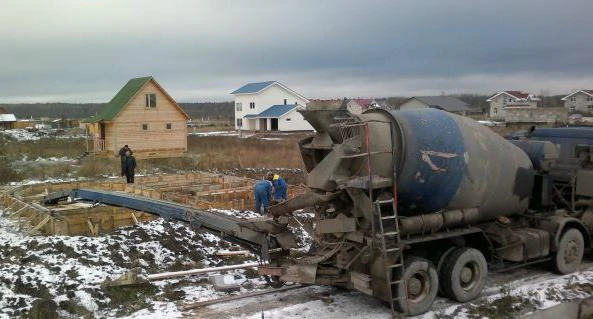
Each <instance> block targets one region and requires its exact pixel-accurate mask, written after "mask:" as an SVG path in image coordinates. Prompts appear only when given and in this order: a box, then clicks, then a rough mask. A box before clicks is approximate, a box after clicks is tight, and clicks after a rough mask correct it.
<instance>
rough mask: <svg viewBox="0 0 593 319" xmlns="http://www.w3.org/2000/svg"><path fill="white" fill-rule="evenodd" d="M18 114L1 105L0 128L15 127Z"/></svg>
mask: <svg viewBox="0 0 593 319" xmlns="http://www.w3.org/2000/svg"><path fill="white" fill-rule="evenodd" d="M15 123H16V116H14V114H12V113H8V111H6V109H4V108H3V107H0V130H10V129H13V128H15V126H14V125H15Z"/></svg>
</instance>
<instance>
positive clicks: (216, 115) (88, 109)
mask: <svg viewBox="0 0 593 319" xmlns="http://www.w3.org/2000/svg"><path fill="white" fill-rule="evenodd" d="M452 96H454V97H457V98H458V99H460V100H462V101H464V102H466V103H467V104H469V106H470V107H472V108H475V109H476V110H480V111H482V112H484V113H486V112H488V110H489V108H490V105H489V104H488V102H486V100H487V99H488V98H489V97H490V96H489V95H479V94H458V95H452ZM562 97H563V96H562V95H553V96H540V98H541V99H542V100H541V102H540V105H539V106H541V107H563V106H564V102H563V101H562V100H561V98H562ZM407 99H409V97H404V96H392V97H386V98H377V99H375V100H376V101H377V102H379V104H381V105H383V106H386V107H388V108H393V109H396V108H398V107H399V106H400V105H401V104H402V103H404V102H405V101H406V100H407ZM178 104H179V106H181V108H183V110H184V111H185V112H186V113H187V114H188V115H189V117H190V118H191V119H194V120H201V119H209V120H230V121H232V120H233V118H234V115H235V114H234V102H232V101H228V102H195V103H178ZM103 105H105V103H21V104H0V106H2V107H4V108H5V109H6V110H7V111H8V112H10V113H14V114H15V116H16V117H17V118H19V119H26V118H31V117H32V118H41V117H49V118H62V119H84V118H88V117H90V116H92V115H96V114H98V112H99V110H100V109H101V107H102V106H103Z"/></svg>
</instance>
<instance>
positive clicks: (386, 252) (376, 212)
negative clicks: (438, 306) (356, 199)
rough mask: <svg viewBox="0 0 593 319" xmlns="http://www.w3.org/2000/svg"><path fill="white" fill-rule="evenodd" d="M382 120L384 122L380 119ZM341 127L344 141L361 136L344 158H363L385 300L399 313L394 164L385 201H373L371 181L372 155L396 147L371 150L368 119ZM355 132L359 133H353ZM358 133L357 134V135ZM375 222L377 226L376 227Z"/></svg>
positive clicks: (401, 264) (401, 261) (400, 266)
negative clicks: (357, 149) (356, 150)
mask: <svg viewBox="0 0 593 319" xmlns="http://www.w3.org/2000/svg"><path fill="white" fill-rule="evenodd" d="M383 123H384V122H383ZM389 125H390V131H391V132H390V133H391V136H393V129H394V127H393V123H389ZM341 127H342V128H343V130H342V138H343V140H345V139H347V138H349V137H354V136H356V135H359V136H360V137H361V138H363V142H364V145H361V146H363V147H361V152H360V153H357V154H353V155H349V156H348V155H347V156H345V157H349V158H353V157H364V158H365V159H366V164H367V165H366V170H367V181H366V182H367V183H366V185H367V191H368V194H369V199H370V202H371V205H372V207H370V209H371V210H372V212H373V223H372V232H373V234H376V237H375V238H377V237H378V239H379V241H380V244H381V247H380V249H381V254H382V257H383V262H384V268H385V280H386V284H387V287H389V289H388V291H387V292H388V300H389V305H390V307H391V313H392V315H393V316H396V314H398V312H397V310H396V306H395V304H396V303H397V302H399V300H400V299H401V298H406V299H407V295H405V293H406V290H405V289H404V295H403V296H400V295H398V296H394V292H397V291H399V288H400V285H402V284H403V285H405V283H404V282H402V281H401V280H400V279H399V278H401V275H402V274H403V272H404V258H403V251H402V247H401V239H400V232H399V224H398V220H399V217H398V211H397V186H396V177H397V176H396V171H395V167H394V172H393V177H392V178H393V179H392V190H393V191H392V196H391V198H389V199H386V200H375V199H374V196H373V190H374V189H375V186H376V185H375V184H374V183H373V178H375V179H376V178H378V176H374V168H373V161H372V158H373V155H376V154H381V153H392V154H393V156H396V155H397V154H395V147H394V145H393V143H392V150H391V151H389V152H381V151H374V152H373V151H371V140H370V134H369V122H362V123H361V122H356V123H342V124H341ZM356 131H358V132H356ZM356 133H358V134H356ZM382 206H390V209H383V208H382ZM376 224H378V227H377V226H376Z"/></svg>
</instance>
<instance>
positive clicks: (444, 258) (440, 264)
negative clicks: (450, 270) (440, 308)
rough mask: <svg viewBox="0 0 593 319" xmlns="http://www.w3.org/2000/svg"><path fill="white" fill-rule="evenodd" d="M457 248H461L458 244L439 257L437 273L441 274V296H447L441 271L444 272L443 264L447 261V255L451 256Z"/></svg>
mask: <svg viewBox="0 0 593 319" xmlns="http://www.w3.org/2000/svg"><path fill="white" fill-rule="evenodd" d="M457 249H459V247H457V246H453V247H449V248H447V249H446V250H445V251H444V252H443V253H442V254H441V256H440V257H439V261H438V263H437V274H439V295H440V296H445V293H444V292H443V281H442V279H441V278H442V277H441V273H442V272H443V265H444V264H445V262H446V261H447V257H449V255H451V253H452V252H454V251H455V250H457Z"/></svg>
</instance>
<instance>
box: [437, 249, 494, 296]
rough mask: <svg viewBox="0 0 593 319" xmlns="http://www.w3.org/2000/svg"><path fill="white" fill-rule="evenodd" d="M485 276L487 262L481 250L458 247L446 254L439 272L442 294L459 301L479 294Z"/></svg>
mask: <svg viewBox="0 0 593 319" xmlns="http://www.w3.org/2000/svg"><path fill="white" fill-rule="evenodd" d="M487 276H488V264H487V263H486V258H484V255H483V254H482V252H480V251H479V250H477V249H474V248H467V247H463V248H458V249H457V250H455V251H454V252H452V253H451V254H450V255H449V256H447V258H446V260H445V262H444V263H443V268H442V269H441V272H440V273H439V279H440V284H441V290H442V291H443V294H444V295H445V296H446V297H449V298H451V299H454V300H456V301H459V302H466V301H470V300H472V299H474V298H476V297H477V296H478V295H480V293H481V292H482V289H483V288H484V285H485V284H486V277H487Z"/></svg>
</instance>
